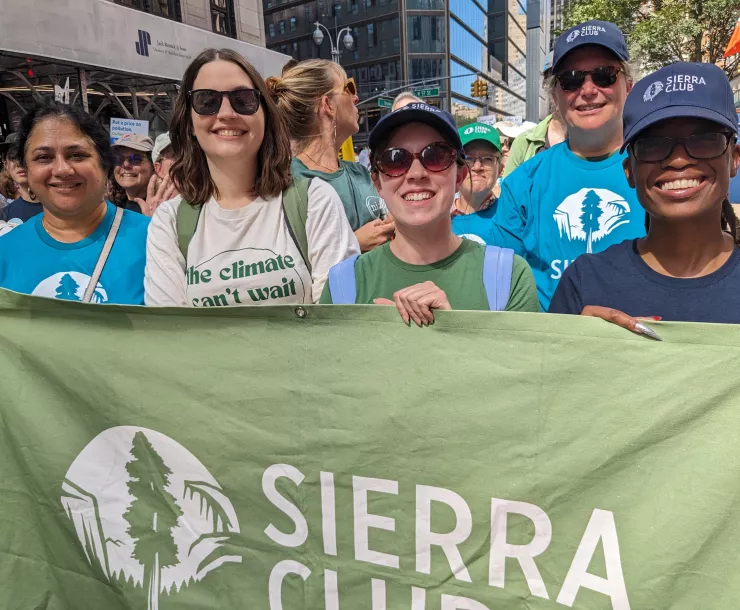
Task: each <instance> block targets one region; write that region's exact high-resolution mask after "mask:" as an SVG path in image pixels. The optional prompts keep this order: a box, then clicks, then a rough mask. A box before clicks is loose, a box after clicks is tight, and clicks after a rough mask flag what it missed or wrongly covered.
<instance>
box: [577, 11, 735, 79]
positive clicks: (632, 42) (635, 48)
mask: <svg viewBox="0 0 740 610" xmlns="http://www.w3.org/2000/svg"><path fill="white" fill-rule="evenodd" d="M738 16H740V0H652V2H645V1H644V0H576V1H575V2H572V3H571V4H570V6H569V8H568V9H567V10H566V13H565V22H566V28H569V27H571V26H573V25H576V24H578V23H582V22H584V21H588V20H589V19H601V20H603V21H611V22H612V23H615V24H617V26H619V28H620V29H621V30H622V32H623V33H624V35H625V37H626V38H627V44H628V45H629V47H630V53H631V56H632V59H633V61H634V62H636V63H638V64H640V67H642V68H644V69H646V70H650V71H652V70H657V69H658V68H661V67H663V66H666V65H668V64H671V63H673V62H675V61H703V62H708V63H716V64H717V65H719V66H720V67H721V68H723V69H724V70H725V72H726V73H727V76H728V77H729V78H732V77H734V76H735V75H737V73H738V69H739V68H740V55H735V56H732V57H728V58H727V59H723V58H722V55H724V52H725V48H726V47H727V43H728V42H729V41H730V37H731V36H732V32H733V30H734V29H735V25H736V24H737V18H738Z"/></svg>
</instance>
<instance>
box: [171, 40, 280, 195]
mask: <svg viewBox="0 0 740 610" xmlns="http://www.w3.org/2000/svg"><path fill="white" fill-rule="evenodd" d="M218 60H222V61H230V62H232V63H234V64H236V65H237V66H239V67H240V68H241V69H242V70H244V72H245V74H246V75H247V76H248V77H249V80H251V81H252V83H254V87H255V88H256V89H257V90H258V91H259V92H260V106H261V107H262V110H263V111H264V113H265V136H264V139H263V140H262V145H261V146H260V150H259V153H258V154H257V174H256V175H257V179H256V181H255V184H254V194H256V195H258V196H260V197H273V196H275V195H277V194H278V193H281V192H282V191H284V190H285V189H286V188H287V186H288V184H290V181H291V175H290V160H291V154H290V139H289V138H288V130H287V128H286V126H285V122H284V120H283V118H282V117H281V116H280V113H279V111H278V109H277V106H276V105H275V102H274V101H273V100H272V97H271V96H270V94H269V92H268V90H267V86H266V85H265V81H264V80H263V79H262V77H261V76H260V74H259V72H257V70H256V69H255V68H254V67H253V66H252V65H251V64H250V63H249V62H248V61H247V60H246V59H244V58H243V57H242V56H241V55H239V53H237V52H236V51H232V50H231V49H205V50H204V51H203V52H202V53H200V55H198V56H197V57H196V58H195V59H194V60H193V61H192V62H191V64H190V65H189V66H188V68H187V70H185V74H184V75H183V77H182V83H181V87H180V92H179V94H178V96H177V101H176V102H175V108H174V110H173V112H172V123H171V124H170V138H171V139H172V149H173V151H174V161H173V163H172V168H171V169H170V175H171V176H172V180H173V181H174V183H175V186H176V187H177V189H178V190H179V191H180V194H181V195H182V197H183V199H184V200H185V201H187V202H188V203H189V204H191V205H201V204H204V203H205V202H206V201H208V200H209V199H210V198H211V196H213V195H218V191H217V189H216V185H215V184H214V183H213V180H212V179H211V173H210V171H209V170H208V163H207V161H206V155H205V153H204V152H203V149H201V147H200V146H199V144H198V140H196V139H195V135H194V133H193V121H192V119H191V116H190V112H191V107H190V99H189V97H188V92H189V91H191V90H192V89H193V84H194V83H195V79H196V77H197V76H198V72H200V69H201V68H202V67H203V66H205V65H206V64H208V63H211V62H212V61H218Z"/></svg>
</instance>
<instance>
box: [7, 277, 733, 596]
mask: <svg viewBox="0 0 740 610" xmlns="http://www.w3.org/2000/svg"><path fill="white" fill-rule="evenodd" d="M214 314H215V315H214ZM437 317H438V319H437V322H436V324H435V325H434V326H432V327H429V328H425V329H418V328H415V327H414V328H408V327H406V326H405V325H404V324H403V323H402V322H401V321H400V319H399V318H398V314H397V312H396V311H395V310H393V309H391V308H387V309H385V308H379V307H361V306H356V307H351V308H348V307H331V306H327V307H307V308H294V307H290V306H285V307H259V308H223V309H221V310H219V311H218V312H213V311H200V310H199V311H196V310H167V309H162V310H157V309H154V310H153V309H146V308H134V307H132V308H123V307H116V306H107V307H105V308H103V307H99V306H97V307H96V306H92V305H90V306H86V305H80V304H74V303H69V302H65V301H55V300H47V299H38V298H34V297H28V296H22V295H16V294H14V293H9V292H4V291H2V292H0V336H2V337H3V341H2V343H0V368H1V370H3V373H4V377H3V392H2V401H0V418H1V419H2V421H3V428H4V430H3V442H2V443H0V468H1V469H2V472H3V494H2V495H0V511H1V512H2V515H3V519H2V521H1V522H0V532H2V534H1V535H0V553H1V554H2V561H0V590H2V592H3V604H2V607H3V608H13V609H16V608H17V609H19V610H20V609H23V610H26V609H28V608H42V607H43V608H65V609H66V608H70V609H71V608H74V609H75V610H86V609H95V610H99V609H101V608H105V609H107V610H108V609H110V610H124V609H126V610H129V609H130V610H152V609H162V610H166V609H168V608H173V609H174V608H186V607H187V608H191V607H192V608H195V607H197V608H214V609H216V608H232V607H241V606H245V607H250V608H260V609H262V608H264V609H269V610H279V609H283V610H294V609H301V610H316V609H328V610H338V609H342V610H356V609H358V610H365V609H366V610H390V609H402V610H463V609H465V610H497V609H500V608H507V609H515V608H516V609H519V608H524V607H526V608H530V609H533V610H538V609H548V608H553V609H554V608H561V607H572V608H583V609H602V608H604V609H608V608H613V609H619V610H625V609H627V608H633V609H638V608H639V609H642V608H672V609H673V608H679V609H684V608H685V609H696V608H706V607H711V608H731V607H734V605H735V603H736V601H735V600H736V599H737V598H738V596H739V595H740V576H738V571H737V569H736V566H737V559H736V558H737V546H738V541H740V524H738V520H737V519H735V518H734V515H735V514H736V511H737V508H736V502H735V496H736V489H737V485H738V476H737V471H736V468H735V465H736V464H737V463H738V462H739V461H740V447H739V446H738V443H737V442H736V438H735V437H736V430H737V427H738V424H739V423H740V414H739V413H740V411H738V408H737V400H738V399H737V398H736V397H737V396H738V382H737V381H736V377H737V376H736V375H733V374H728V372H729V371H733V370H734V369H735V364H736V363H737V361H738V359H740V347H738V346H740V328H738V327H731V326H722V325H698V324H687V325H680V324H663V325H661V328H660V333H661V335H662V336H663V338H664V341H663V342H662V343H654V342H650V341H647V340H645V339H643V338H641V337H638V336H636V335H631V334H630V333H628V332H626V331H624V330H622V329H619V328H617V327H614V326H612V325H609V324H606V323H604V322H602V321H599V320H593V319H583V318H580V317H575V316H574V317H570V316H545V315H541V314H499V313H496V314H491V313H487V312H486V313H483V312H439V314H438V316H437ZM358 345H362V350H361V352H362V353H361V355H359V353H358V350H357V346H358ZM492 345H493V346H495V349H491V346H492ZM245 346H247V349H245ZM249 346H262V347H261V348H258V349H250V348H249ZM358 358H360V361H358ZM369 363H372V364H371V365H369ZM471 363H474V365H473V364H471Z"/></svg>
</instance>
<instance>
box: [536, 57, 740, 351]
mask: <svg viewBox="0 0 740 610" xmlns="http://www.w3.org/2000/svg"><path fill="white" fill-rule="evenodd" d="M737 130H738V122H737V115H736V114H735V107H734V102H733V95H732V89H731V87H730V83H729V82H728V80H727V77H726V76H725V73H724V72H723V71H722V70H721V69H720V68H718V67H717V66H714V65H712V64H698V63H683V62H681V63H675V64H672V65H670V66H667V67H665V68H663V69H661V70H658V71H657V72H655V73H654V74H652V75H650V76H648V77H646V78H644V79H643V80H642V81H640V82H639V83H638V84H637V85H635V87H634V89H632V92H631V93H630V95H629V97H628V99H627V102H626V104H625V109H624V146H623V148H626V149H627V152H628V157H627V159H626V160H625V162H624V171H625V174H626V176H627V180H628V182H629V184H630V186H631V187H632V188H634V189H635V190H636V191H637V197H638V199H639V201H640V204H641V205H642V206H643V207H644V208H645V210H646V211H647V214H648V218H647V225H648V226H647V229H648V234H647V236H646V237H644V238H642V239H635V240H626V241H623V242H622V243H620V244H616V245H614V246H611V247H610V248H608V249H607V250H605V251H603V252H600V253H598V254H586V255H583V256H581V257H579V258H578V259H577V260H576V261H575V262H574V263H573V264H572V265H571V266H570V267H568V269H567V270H566V272H565V274H564V275H563V279H562V280H561V282H560V284H559V286H558V288H557V290H556V291H555V295H554V296H553V299H552V303H551V306H550V312H551V313H570V314H582V315H590V316H597V317H601V318H605V319H608V320H610V321H612V322H615V323H617V324H619V325H620V326H624V327H625V328H629V329H630V330H633V331H636V332H641V333H642V334H646V335H648V336H653V338H657V337H656V336H655V333H654V332H653V331H651V330H650V329H648V328H647V327H646V326H644V325H643V324H642V323H641V322H640V321H639V320H638V318H654V319H663V320H679V321H690V322H724V323H740V249H738V247H737V243H738V236H737V220H736V218H735V214H734V212H733V209H732V206H731V205H730V203H729V201H728V199H727V193H728V188H729V182H730V178H731V177H733V176H735V174H736V173H737V169H738V163H740V148H739V147H738V145H737ZM600 212H601V210H600V209H599V208H597V209H595V210H593V214H599V213H600Z"/></svg>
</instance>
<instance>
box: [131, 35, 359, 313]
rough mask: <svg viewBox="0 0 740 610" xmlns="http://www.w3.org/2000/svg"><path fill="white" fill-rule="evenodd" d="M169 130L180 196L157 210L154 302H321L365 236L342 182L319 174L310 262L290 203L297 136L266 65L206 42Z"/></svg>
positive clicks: (150, 299) (150, 298) (310, 221)
mask: <svg viewBox="0 0 740 610" xmlns="http://www.w3.org/2000/svg"><path fill="white" fill-rule="evenodd" d="M170 133H171V136H172V144H173V148H174V150H175V160H174V163H173V166H172V169H171V175H172V177H173V180H174V181H175V184H176V185H177V188H178V190H179V192H180V193H181V196H180V197H177V198H175V199H172V200H170V201H167V202H165V203H163V204H162V205H161V206H160V207H159V209H158V210H157V211H156V213H155V215H154V217H153V218H152V222H151V225H150V229H149V236H148V240H147V265H146V278H145V291H146V304H147V305H160V306H192V307H214V306H229V305H237V306H238V305H282V304H293V303H315V302H318V300H319V297H320V296H321V292H322V290H323V287H324V284H325V282H326V278H327V275H328V273H329V269H330V268H331V267H332V265H334V264H336V263H338V262H339V261H342V260H344V259H345V258H348V257H349V256H351V255H353V254H356V253H359V245H358V243H357V240H356V238H355V236H354V234H353V233H352V229H351V227H350V225H349V223H348V221H347V217H346V214H345V212H344V208H343V206H342V203H341V201H340V199H339V196H338V195H337V193H336V191H334V189H333V188H332V187H331V186H329V185H328V184H327V183H325V182H323V181H322V180H319V179H313V180H312V181H311V183H310V185H309V187H308V193H307V195H308V197H307V202H308V205H307V216H306V226H305V234H306V238H307V242H308V249H307V252H306V255H307V259H308V260H307V261H305V260H304V256H303V255H302V254H301V251H300V250H299V248H298V246H297V245H296V242H297V240H296V239H295V233H296V232H297V231H302V230H303V228H302V227H290V226H289V224H288V222H287V220H286V217H285V213H284V209H283V205H282V203H283V202H282V198H283V194H284V192H285V191H286V189H287V188H288V187H289V186H290V185H291V184H292V179H291V177H290V144H289V139H288V133H287V130H286V127H285V125H284V123H283V121H282V119H281V118H280V117H279V115H278V113H277V109H276V107H275V105H274V103H273V102H272V100H271V99H270V97H269V95H268V94H267V89H266V87H265V84H264V81H263V80H262V78H261V77H260V75H259V73H258V72H257V71H256V70H255V69H254V68H253V67H252V66H251V65H250V64H249V63H247V62H246V60H244V58H242V57H241V56H240V55H238V54H237V53H235V52H233V51H228V50H220V51H216V50H214V49H207V50H205V51H203V52H202V53H201V54H200V55H199V56H198V57H196V58H195V59H194V60H193V62H192V63H191V65H190V66H189V67H188V69H187V70H186V72H185V75H184V77H183V86H182V89H181V91H180V95H179V97H178V99H177V102H176V104H175V109H174V112H173V119H172V126H171V130H170ZM304 194H305V193H304ZM191 204H196V205H202V209H201V211H200V213H199V215H198V217H197V224H196V225H195V229H194V231H193V233H192V236H191V237H190V238H189V242H188V243H187V246H186V253H187V256H183V253H182V251H181V246H180V242H179V239H178V216H181V214H182V211H181V210H179V208H180V207H181V206H184V205H191ZM291 232H293V235H291ZM307 262H308V265H307V264H306V263H307ZM309 265H310V269H311V271H309Z"/></svg>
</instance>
